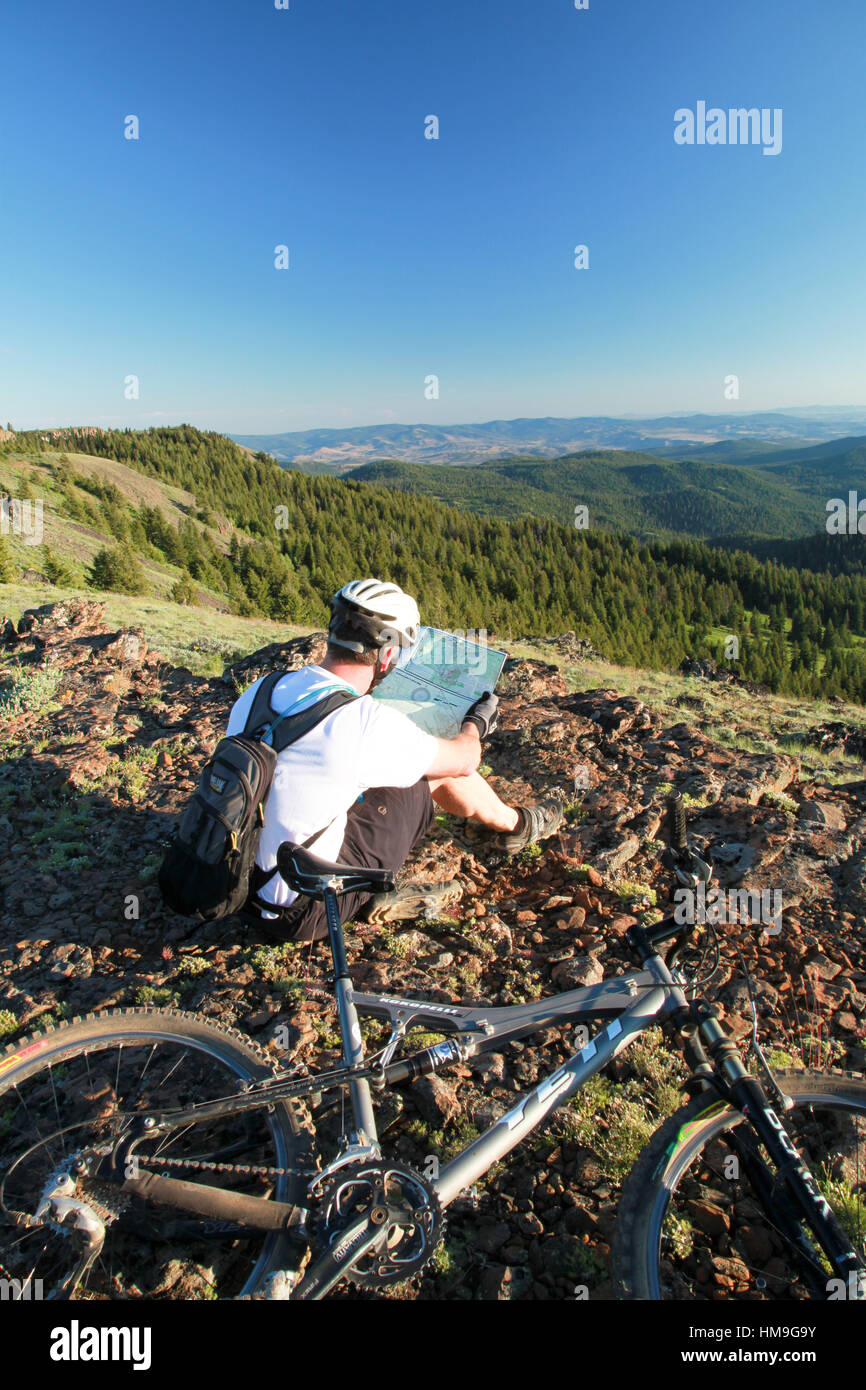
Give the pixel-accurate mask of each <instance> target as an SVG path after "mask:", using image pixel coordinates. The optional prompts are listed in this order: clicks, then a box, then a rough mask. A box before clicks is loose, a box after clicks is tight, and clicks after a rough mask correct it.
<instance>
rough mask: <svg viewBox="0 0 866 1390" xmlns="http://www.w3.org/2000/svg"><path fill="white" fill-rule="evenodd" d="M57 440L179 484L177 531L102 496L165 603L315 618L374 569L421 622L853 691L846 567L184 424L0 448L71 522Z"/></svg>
mask: <svg viewBox="0 0 866 1390" xmlns="http://www.w3.org/2000/svg"><path fill="white" fill-rule="evenodd" d="M63 448H65V449H68V450H69V451H70V452H71V451H76V452H80V453H85V452H86V453H89V454H91V455H97V456H101V457H104V458H111V459H117V460H120V461H121V462H125V463H127V464H129V465H131V466H132V467H134V468H135V469H137V470H140V471H141V472H142V473H143V474H144V475H146V476H151V477H156V478H159V479H161V480H162V481H163V482H165V483H168V484H171V485H173V486H174V487H177V488H183V489H186V490H187V492H189V493H191V494H194V497H195V501H196V507H197V509H198V510H197V514H196V521H194V520H193V517H192V516H190V517H189V518H188V521H187V523H186V524H184V526H183V527H182V528H181V529H180V530H179V531H175V529H174V527H169V528H168V530H166V527H165V523H164V519H163V518H161V517H160V516H159V515H154V511H153V509H150V510H148V509H147V508H143V507H137V508H132V507H126V508H121V507H120V506H118V505H117V504H116V500H114V501H113V500H112V499H111V497H109V498H108V499H107V500H106V498H104V497H102V498H100V502H99V505H100V506H101V507H103V508H105V511H106V515H108V516H110V517H111V525H112V535H113V536H114V538H115V540H116V541H117V543H118V545H117V550H118V551H121V552H123V553H124V554H126V555H127V556H128V557H129V558H131V559H132V560H134V559H135V557H136V555H137V554H140V553H142V551H143V548H144V547H145V546H147V547H151V548H152V552H158V553H159V554H161V555H162V556H164V557H170V558H171V561H172V563H174V564H176V566H177V568H178V574H179V583H181V586H182V587H181V590H180V591H179V592H178V595H177V597H178V599H179V601H183V599H184V593H183V583H182V581H183V580H184V578H185V577H186V578H187V579H188V580H189V581H190V583H191V584H192V585H193V588H194V585H195V582H198V583H200V584H204V585H209V586H211V587H213V588H214V589H219V588H221V589H222V590H223V591H224V592H225V594H226V595H228V597H229V598H230V600H231V603H232V605H233V607H234V608H235V611H237V612H242V613H247V614H250V615H252V614H262V615H265V616H268V617H273V618H278V619H281V620H283V621H287V622H296V623H312V624H322V623H324V621H325V618H326V614H327V603H326V601H327V599H328V597H329V596H330V595H331V594H332V593H333V592H334V590H335V589H336V588H338V587H339V586H340V585H341V584H343V583H345V582H346V579H347V578H348V577H349V576H351V575H360V574H376V573H380V574H387V575H388V576H389V577H390V578H392V579H394V580H395V581H396V582H397V583H400V584H402V585H404V586H405V587H406V588H407V589H409V590H410V591H411V592H413V593H415V594H416V595H417V596H418V600H419V603H420V605H421V610H422V614H423V617H424V619H425V621H427V622H429V623H433V624H435V625H439V626H451V627H460V628H485V629H487V631H488V632H489V633H491V634H494V633H495V634H496V635H497V636H498V637H499V638H500V639H507V638H509V637H520V636H522V635H524V634H527V633H545V632H546V633H551V634H553V633H559V632H563V631H565V630H569V629H573V630H575V631H577V632H578V633H579V634H580V635H582V636H585V637H588V638H589V639H590V641H591V642H592V643H593V645H594V646H595V647H596V648H597V649H598V650H600V651H602V652H603V653H604V654H605V655H606V656H607V657H609V658H610V659H611V660H614V661H618V662H623V663H629V664H633V665H637V666H644V667H649V668H656V669H665V668H668V667H671V666H673V665H678V664H679V662H680V661H681V660H682V659H683V657H684V656H685V655H687V654H691V655H695V656H714V657H717V658H718V657H721V656H722V655H723V649H724V643H725V640H726V638H729V637H734V638H735V639H736V643H737V648H738V656H737V659H736V661H735V662H733V663H732V664H733V668H734V669H735V670H736V672H737V674H738V675H740V676H743V677H745V678H748V679H752V680H758V681H762V682H765V683H766V684H768V685H769V686H771V688H773V689H776V690H780V691H790V692H793V693H796V694H802V695H806V696H811V695H815V696H818V695H833V694H838V695H842V696H847V697H849V698H851V699H856V700H860V701H863V700H866V649H864V646H863V641H862V639H863V635H864V632H866V580H864V578H863V576H862V574H860V573H852V574H844V575H830V574H826V573H814V572H812V571H809V570H797V569H795V568H793V567H790V568H789V567H782V566H780V565H776V564H774V563H772V562H771V561H764V562H762V561H759V560H758V559H756V558H755V557H754V556H751V555H747V554H744V553H742V552H738V551H725V550H722V549H718V548H714V547H711V546H708V545H706V544H703V543H701V542H695V541H677V542H673V543H667V544H662V543H652V544H642V543H641V542H640V541H638V540H637V539H636V538H634V537H632V536H628V535H619V534H614V533H611V532H603V531H600V530H598V531H597V530H593V529H590V530H588V531H581V530H576V529H575V528H574V526H569V525H564V524H560V523H558V522H556V521H554V520H552V519H548V518H537V517H529V516H522V517H520V518H515V519H513V520H503V519H499V518H493V517H483V516H480V515H478V514H475V513H471V512H463V511H459V510H457V509H456V508H454V507H446V506H444V505H442V504H441V503H439V502H436V501H435V500H433V499H430V498H426V497H420V496H417V495H414V494H413V495H409V494H407V493H405V492H403V491H400V490H391V489H386V488H381V487H373V486H370V485H369V484H364V483H360V482H357V481H353V480H341V479H336V478H326V477H310V476H308V475H306V474H303V473H300V472H296V471H284V470H283V469H281V468H279V467H278V466H277V465H276V464H275V463H274V462H273V461H272V460H270V459H268V457H267V456H266V455H257V456H250V455H249V453H247V452H245V451H244V450H242V449H241V448H239V447H238V446H237V445H236V444H234V443H232V442H231V441H230V440H228V439H226V438H224V437H222V436H220V435H217V434H203V433H201V432H200V431H198V430H195V429H193V428H192V427H189V426H181V427H178V428H164V429H153V430H147V431H122V432H121V431H107V432H96V433H92V434H90V433H88V434H87V435H84V434H76V433H75V432H74V431H70V432H69V433H68V434H67V435H65V436H63V437H62V438H53V439H48V440H45V439H44V438H42V437H41V436H39V435H31V436H26V437H24V436H20V435H19V436H16V437H15V439H14V440H11V441H7V442H6V444H5V445H3V446H2V451H0V452H2V453H4V454H5V456H6V459H7V460H8V461H9V462H10V463H11V462H12V461H14V460H15V459H16V458H17V459H18V460H19V464H20V466H21V467H22V468H24V469H25V470H26V467H27V462H26V460H27V458H28V457H29V458H30V460H31V462H34V463H37V464H38V463H40V462H42V463H43V464H44V463H50V466H51V468H52V470H54V474H55V477H56V479H57V480H58V487H61V488H62V489H63V491H64V496H65V499H66V500H65V503H64V507H65V508H66V511H67V514H68V515H70V516H72V515H74V512H75V508H76V506H79V505H81V504H82V503H81V496H80V494H81V488H80V485H79V484H78V483H77V482H76V481H75V479H74V478H73V477H72V476H70V472H69V465H68V463H64V462H63V459H62V457H61V455H60V453H59V452H58V451H59V450H60V449H63ZM25 481H26V479H25ZM157 510H158V509H157ZM213 512H218V513H221V514H222V515H223V516H224V517H227V518H230V521H231V527H230V530H231V537H230V539H229V540H228V541H227V542H226V541H225V540H223V542H222V544H218V543H217V541H216V540H215V539H214V533H213V530H212V529H211V528H209V527H208V525H207V521H208V519H212V520H213V519H215V518H214V517H213V516H212V513H213ZM168 531H171V534H169V533H168ZM838 539H839V540H840V542H842V541H844V538H842V537H840V538H838ZM35 553H36V552H31V556H32V555H35ZM4 554H5V557H6V558H5V560H4ZM4 564H5V565H6V574H7V576H8V574H9V547H8V546H4V547H3V553H0V582H2V579H3V577H4V576H3V570H2V566H3V565H4ZM115 564H117V565H119V564H120V562H119V560H117V557H116V556H112V558H111V560H110V562H109V563H107V564H106V565H104V566H103V570H104V571H105V572H104V573H102V574H98V575H96V576H93V575H91V584H92V585H93V587H96V588H99V587H100V586H102V587H112V584H113V583H114V582H120V583H122V582H123V579H122V577H121V580H120V581H115V580H112V577H111V574H110V573H109V571H110V570H111V569H112V566H113V565H115ZM189 597H190V595H189V593H188V592H187V594H186V598H187V601H188V600H189Z"/></svg>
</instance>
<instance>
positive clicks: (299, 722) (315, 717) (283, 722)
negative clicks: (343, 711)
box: [270, 690, 358, 753]
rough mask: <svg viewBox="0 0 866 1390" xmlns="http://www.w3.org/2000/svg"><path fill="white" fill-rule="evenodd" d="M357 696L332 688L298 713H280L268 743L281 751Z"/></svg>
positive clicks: (273, 725) (275, 750) (278, 751)
mask: <svg viewBox="0 0 866 1390" xmlns="http://www.w3.org/2000/svg"><path fill="white" fill-rule="evenodd" d="M357 698H358V697H357V695H355V694H353V693H350V692H349V691H348V690H333V691H332V692H331V694H330V695H326V696H325V698H324V699H323V700H317V701H316V703H315V704H314V705H311V706H310V708H309V709H305V710H300V711H299V713H298V714H283V715H280V717H279V718H278V719H276V720H275V721H274V722H273V724H272V725H271V738H270V744H271V747H272V748H273V750H274V752H275V753H282V752H283V749H285V748H288V747H289V745H290V744H292V743H296V742H297V740H298V739H299V738H303V736H304V734H307V733H309V732H310V730H311V729H314V728H315V727H316V725H317V724H321V722H322V720H323V719H327V717H328V715H329V714H333V712H334V710H335V709H339V708H340V706H341V705H347V704H348V703H349V702H350V700H357Z"/></svg>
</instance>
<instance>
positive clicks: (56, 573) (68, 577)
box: [42, 545, 73, 589]
mask: <svg viewBox="0 0 866 1390" xmlns="http://www.w3.org/2000/svg"><path fill="white" fill-rule="evenodd" d="M42 570H43V573H44V574H45V578H46V579H47V580H48V583H49V584H56V585H59V586H60V587H61V588H64V589H68V588H69V586H70V585H71V584H72V582H73V576H72V570H71V569H70V568H69V566H68V565H67V564H66V562H65V561H64V560H58V558H57V556H56V555H54V554H53V553H52V552H51V550H50V549H49V547H48V546H47V545H43V547H42Z"/></svg>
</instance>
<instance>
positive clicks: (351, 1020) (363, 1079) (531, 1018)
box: [115, 885, 686, 1206]
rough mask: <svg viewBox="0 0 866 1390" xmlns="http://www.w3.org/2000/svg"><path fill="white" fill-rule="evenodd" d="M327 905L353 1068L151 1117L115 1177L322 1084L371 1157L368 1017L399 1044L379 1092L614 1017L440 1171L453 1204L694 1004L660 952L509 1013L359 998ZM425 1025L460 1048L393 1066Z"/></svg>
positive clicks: (162, 1185) (166, 1183)
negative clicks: (151, 1142)
mask: <svg viewBox="0 0 866 1390" xmlns="http://www.w3.org/2000/svg"><path fill="white" fill-rule="evenodd" d="M325 904H326V911H327V918H328V930H329V937H330V944H331V954H332V959H333V963H334V992H335V996H336V1001H337V1011H338V1016H339V1023H340V1031H341V1035H342V1039H343V1060H344V1066H343V1067H342V1068H340V1069H339V1070H335V1071H333V1072H330V1073H326V1074H325V1075H324V1076H323V1075H322V1074H321V1073H320V1074H319V1075H316V1074H312V1075H310V1076H308V1077H305V1078H303V1080H295V1079H290V1078H286V1079H285V1080H283V1079H280V1078H279V1077H278V1078H277V1079H276V1080H275V1081H273V1082H267V1083H264V1084H263V1086H261V1087H253V1088H251V1089H250V1090H248V1091H247V1092H245V1093H242V1094H240V1095H238V1096H231V1097H226V1098H225V1099H224V1100H217V1101H205V1102H203V1103H202V1104H200V1105H190V1106H186V1107H184V1108H183V1109H181V1110H174V1111H166V1112H164V1113H163V1114H161V1115H159V1116H149V1117H147V1121H141V1122H139V1123H138V1124H136V1126H135V1127H134V1129H133V1131H132V1132H131V1133H130V1137H129V1140H128V1141H127V1142H126V1143H125V1144H121V1146H120V1149H119V1151H118V1152H116V1154H115V1171H117V1169H118V1168H119V1167H121V1166H122V1167H123V1168H124V1169H125V1167H126V1165H127V1163H128V1162H129V1160H130V1157H131V1155H132V1152H133V1149H134V1147H135V1145H136V1144H137V1143H138V1141H139V1140H141V1139H142V1138H144V1137H145V1136H150V1137H156V1135H157V1134H160V1135H164V1134H166V1133H167V1132H170V1131H171V1130H173V1129H179V1128H181V1127H183V1126H188V1125H193V1124H197V1123H202V1122H204V1121H206V1120H210V1119H215V1118H219V1117H221V1116H225V1115H229V1114H236V1113H238V1112H241V1111H244V1110H253V1109H258V1108H260V1107H261V1106H262V1105H263V1104H268V1105H270V1104H273V1103H276V1102H278V1101H280V1100H281V1099H289V1098H290V1097H292V1096H301V1095H309V1094H312V1093H314V1092H316V1091H318V1090H320V1089H322V1087H323V1083H325V1084H326V1085H328V1086H329V1087H337V1086H347V1087H348V1089H349V1094H350V1100H351V1107H352V1115H353V1120H354V1132H353V1135H352V1143H351V1144H350V1145H349V1146H348V1147H347V1149H346V1151H345V1153H344V1154H343V1155H341V1157H340V1159H338V1161H337V1162H338V1163H343V1162H346V1161H348V1160H349V1159H351V1158H352V1157H353V1156H355V1155H357V1154H359V1153H365V1154H367V1155H369V1153H370V1152H371V1151H375V1150H377V1148H378V1136H377V1131H376V1121H375V1115H374V1112H373V1103H372V1097H371V1091H370V1085H371V1076H370V1071H369V1068H365V1057H364V1044H363V1039H362V1036H361V1028H360V1022H359V1019H360V1016H362V1015H365V1016H370V1017H377V1018H386V1019H388V1020H389V1021H390V1023H391V1038H390V1040H389V1043H388V1044H387V1045H386V1048H385V1049H384V1057H383V1064H382V1066H381V1067H380V1068H379V1069H378V1070H377V1071H376V1072H375V1074H374V1084H375V1085H376V1086H377V1087H379V1088H380V1089H381V1088H383V1087H384V1086H387V1085H389V1084H391V1085H393V1084H396V1083H398V1082H400V1081H404V1080H410V1079H412V1078H413V1077H414V1076H420V1075H423V1074H426V1073H429V1072H432V1071H436V1070H438V1069H439V1068H440V1067H442V1066H445V1065H447V1064H449V1063H455V1062H458V1061H463V1060H466V1059H468V1058H470V1057H475V1056H480V1055H483V1054H484V1053H486V1052H492V1051H498V1050H499V1049H500V1048H502V1047H503V1046H505V1045H506V1044H507V1043H509V1042H514V1041H516V1040H518V1039H520V1038H522V1037H528V1036H530V1035H531V1034H533V1033H537V1032H540V1031H541V1030H542V1029H544V1028H548V1027H551V1026H556V1025H557V1024H558V1025H562V1024H566V1023H574V1024H577V1023H584V1022H588V1021H590V1020H598V1019H605V1018H609V1019H610V1020H611V1021H610V1022H609V1023H607V1025H606V1026H605V1027H604V1028H603V1029H602V1030H601V1031H600V1032H598V1033H597V1034H596V1036H595V1037H591V1038H590V1039H589V1040H588V1041H587V1043H586V1044H585V1045H584V1046H583V1047H582V1048H581V1049H580V1050H579V1051H577V1052H576V1053H575V1054H574V1055H573V1056H571V1057H570V1058H569V1059H568V1060H567V1061H566V1062H564V1063H563V1064H562V1065H561V1066H559V1067H557V1068H556V1070H555V1071H553V1072H551V1073H550V1074H549V1075H548V1076H546V1077H545V1078H544V1079H543V1080H542V1081H541V1082H540V1083H539V1084H538V1085H537V1086H535V1087H534V1089H533V1090H531V1091H529V1092H528V1093H527V1094H526V1095H524V1096H522V1097H521V1098H520V1100H519V1101H518V1102H517V1103H516V1104H515V1105H514V1106H513V1107H512V1108H511V1109H510V1110H509V1111H508V1112H507V1113H506V1114H504V1115H503V1116H501V1117H500V1119H498V1120H497V1121H496V1122H495V1123H494V1124H492V1125H491V1126H490V1127H489V1129H487V1130H485V1132H484V1133H483V1134H481V1135H480V1136H479V1137H478V1138H477V1139H476V1140H474V1141H473V1143H472V1144H470V1145H469V1146H468V1147H467V1148H466V1149H464V1150H463V1151H462V1152H461V1153H459V1154H458V1155H457V1156H456V1157H455V1158H454V1159H452V1160H451V1162H450V1163H449V1164H448V1165H447V1166H446V1167H444V1168H443V1169H442V1170H441V1172H440V1173H439V1176H438V1178H437V1179H436V1180H435V1181H434V1183H433V1186H434V1187H435V1189H436V1192H437V1195H438V1197H439V1200H440V1202H441V1203H442V1205H443V1206H446V1205H448V1204H449V1203H450V1202H452V1201H453V1200H454V1199H455V1197H457V1196H458V1195H459V1194H460V1193H461V1192H462V1191H464V1190H465V1189H466V1188H467V1187H470V1186H471V1185H472V1183H473V1182H474V1181H475V1180H476V1179H477V1178H479V1177H480V1176H481V1175H482V1174H483V1173H485V1172H487V1170H488V1169H489V1168H491V1167H492V1166H493V1165H494V1164H495V1163H497V1162H499V1160H500V1159H501V1158H503V1157H504V1156H505V1154H507V1153H509V1152H510V1150H511V1149H513V1148H514V1147H515V1146H516V1145H518V1144H520V1143H521V1142H522V1141H523V1140H524V1139H525V1138H526V1136H527V1135H528V1134H529V1133H531V1131H532V1130H533V1129H535V1128H536V1127H537V1126H538V1125H540V1124H541V1123H542V1122H543V1121H544V1120H545V1119H546V1118H547V1117H548V1116H549V1115H550V1114H552V1113H553V1111H554V1110H557V1109H558V1108H559V1107H560V1106H561V1105H564V1104H565V1102H566V1101H567V1100H569V1099H570V1098H571V1096H573V1095H574V1093H575V1092H576V1091H577V1090H578V1089H579V1088H580V1087H581V1086H582V1085H583V1084H584V1083H585V1082H586V1081H588V1080H589V1078H590V1077H592V1076H594V1075H595V1073H596V1072H598V1071H600V1070H601V1069H602V1068H603V1067H604V1066H606V1065H607V1063H608V1062H609V1061H611V1059H612V1058H613V1057H615V1056H616V1055H617V1053H619V1052H621V1051H622V1050H623V1048H625V1047H627V1046H628V1045H629V1043H631V1042H632V1041H633V1040H634V1039H635V1038H636V1037H637V1036H638V1035H639V1034H640V1033H642V1032H644V1031H645V1030H646V1029H647V1028H650V1027H652V1025H653V1023H654V1021H655V1020H656V1019H660V1018H664V1017H666V1016H668V1015H669V1014H671V1013H674V1012H676V1011H677V1010H678V1009H681V1008H683V1007H685V1004H686V1000H685V996H684V994H683V991H682V988H681V986H680V982H679V980H678V979H676V978H675V977H674V976H673V975H672V974H671V972H670V971H669V969H668V967H667V966H666V964H665V962H664V961H663V960H662V958H661V957H660V956H658V955H655V954H653V955H652V956H650V958H649V959H648V960H647V961H646V963H645V968H644V969H643V970H640V971H632V972H629V973H628V974H625V975H621V976H617V977H615V978H613V979H611V980H603V981H602V982H601V983H599V984H597V985H587V986H584V987H582V988H580V989H576V990H569V991H567V992H564V993H563V994H561V995H558V996H555V997H552V998H546V999H540V1000H538V1001H536V1002H533V1003H529V1004H519V1005H515V1006H513V1007H508V1008H487V1007H485V1006H483V1005H458V1004H436V1003H433V1002H432V1001H427V1000H419V999H404V998H402V997H400V996H397V995H390V994H388V995H379V994H355V992H354V989H353V987H352V982H351V979H350V977H349V971H348V965H347V962H346V953H345V945H344V941H343V931H342V925H341V923H340V919H339V914H338V912H337V904H336V894H335V892H334V890H333V888H332V887H331V886H330V885H329V887H328V890H327V892H326V895H325ZM416 1023H427V1024H428V1025H433V1026H434V1027H435V1028H436V1031H437V1032H441V1033H445V1034H452V1035H454V1036H455V1038H456V1042H444V1043H438V1044H436V1045H434V1047H432V1048H427V1049H425V1050H424V1051H423V1052H421V1053H419V1054H416V1055H415V1056H414V1057H408V1058H406V1059H405V1060H402V1061H398V1062H391V1061H390V1056H391V1055H393V1052H394V1050H395V1049H396V1046H397V1044H398V1043H399V1041H400V1040H401V1038H402V1037H404V1036H405V1034H406V1033H407V1032H408V1030H409V1028H410V1027H412V1026H413V1025H414V1024H416ZM140 1161H141V1163H142V1165H143V1166H144V1167H145V1168H146V1165H147V1158H146V1156H144V1155H143V1156H142V1158H141V1160H140ZM124 1186H126V1187H128V1188H132V1189H134V1188H135V1187H136V1186H140V1188H141V1190H142V1193H143V1184H142V1183H141V1179H139V1178H133V1179H127V1180H126V1181H125V1183H124ZM186 1186H187V1185H186V1184H182V1183H180V1182H178V1181H177V1180H175V1179H171V1178H161V1179H160V1180H159V1182H158V1184H156V1185H150V1190H149V1191H148V1196H150V1197H151V1198H152V1199H156V1200H158V1198H156V1193H157V1192H160V1193H162V1194H164V1198H165V1200H166V1201H169V1200H170V1194H172V1192H173V1191H174V1192H175V1193H176V1197H177V1202H176V1204H177V1205H183V1204H184V1195H185V1194H184V1192H183V1191H182V1190H181V1189H182V1188H185V1187H186ZM186 1195H187V1196H188V1193H187V1194H186ZM174 1204H175V1203H172V1205H174ZM271 1205H273V1204H271Z"/></svg>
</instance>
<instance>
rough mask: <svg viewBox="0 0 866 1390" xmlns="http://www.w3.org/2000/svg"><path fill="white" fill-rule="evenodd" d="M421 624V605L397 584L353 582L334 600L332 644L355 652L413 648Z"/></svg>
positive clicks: (332, 604) (375, 581)
mask: <svg viewBox="0 0 866 1390" xmlns="http://www.w3.org/2000/svg"><path fill="white" fill-rule="evenodd" d="M420 625H421V614H420V613H419V612H418V605H417V603H416V602H415V600H414V599H413V598H412V596H411V595H410V594H404V593H403V590H402V589H401V588H400V587H399V586H398V585H397V584H389V583H388V582H387V580H384V579H353V580H352V581H351V583H349V584H344V585H343V587H342V589H340V590H338V592H337V593H336V594H334V597H333V598H332V599H331V622H330V627H329V629H328V641H329V642H333V643H334V644H335V645H336V646H338V647H348V649H349V650H350V651H353V652H364V651H369V650H370V648H371V647H380V646H384V645H385V644H386V643H387V644H389V645H393V646H397V647H411V646H414V644H415V643H416V642H417V640H418V633H419V630H420ZM347 633H349V634H350V635H348V636H347V635H346V634H347ZM337 634H341V635H339V636H338V635H337ZM356 634H357V635H356Z"/></svg>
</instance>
